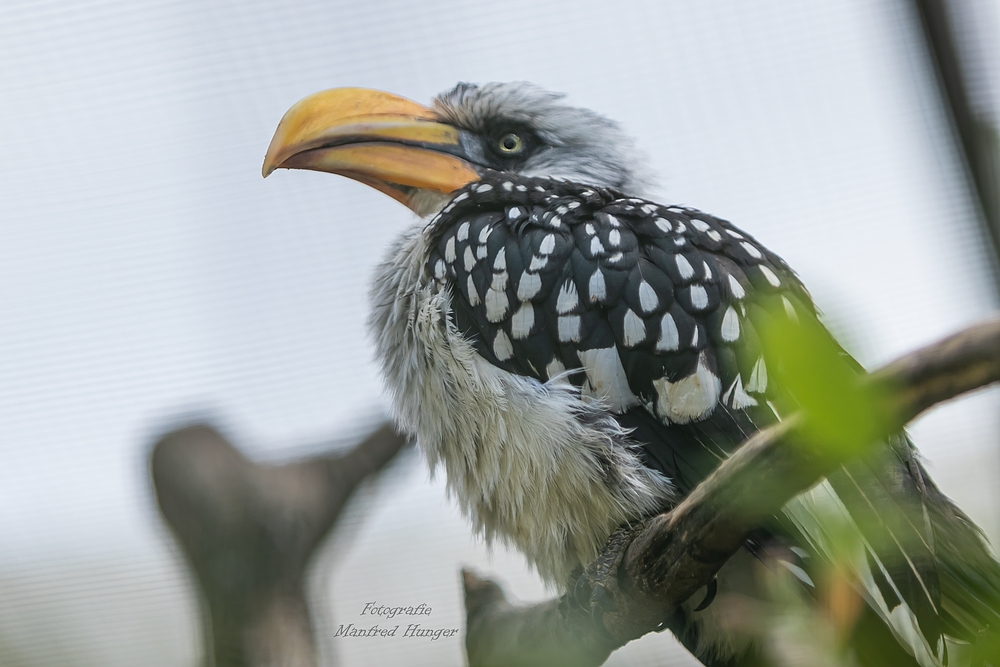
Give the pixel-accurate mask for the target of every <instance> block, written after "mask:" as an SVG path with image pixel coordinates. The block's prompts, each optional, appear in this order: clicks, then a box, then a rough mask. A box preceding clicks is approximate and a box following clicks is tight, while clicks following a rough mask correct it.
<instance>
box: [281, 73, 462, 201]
mask: <svg viewBox="0 0 1000 667" xmlns="http://www.w3.org/2000/svg"><path fill="white" fill-rule="evenodd" d="M279 168H284V169H312V170H314V171H325V172H329V173H331V174H340V175H341V176H347V177H348V178H353V179H354V180H357V181H360V182H362V183H365V184H366V185H370V186H372V187H374V188H376V189H378V190H380V191H381V192H384V193H385V194H387V195H389V196H391V197H393V198H394V199H396V200H398V201H400V202H402V203H403V204H406V205H407V206H409V207H410V208H411V209H413V210H415V211H417V212H418V213H421V211H420V210H419V208H420V206H421V204H420V201H421V200H420V198H419V197H418V194H419V193H420V191H427V190H429V191H431V192H433V193H436V194H438V195H447V194H449V193H451V192H454V191H455V190H457V189H459V188H461V187H462V186H464V185H466V184H467V183H471V182H472V181H476V180H478V179H479V171H478V170H477V168H476V166H475V165H474V164H473V163H472V162H470V161H469V160H468V159H467V158H466V157H465V152H464V150H463V148H462V141H461V135H460V132H459V130H458V129H456V128H455V127H453V126H451V125H447V124H445V123H442V122H440V121H439V119H438V118H437V115H436V114H435V113H434V112H433V111H432V110H431V109H428V108H427V107H424V106H422V105H420V104H417V103H416V102H412V101H410V100H408V99H406V98H403V97H398V96H396V95H392V94H390V93H384V92H382V91H378V90H368V89H365V88H334V89H332V90H325V91H323V92H320V93H315V94H313V95H310V96H308V97H306V98H304V99H302V100H300V101H299V102H296V103H295V105H294V106H293V107H292V108H291V109H289V110H288V111H287V112H286V113H285V115H284V117H283V118H282V119H281V122H280V123H278V128H277V129H276V130H275V132H274V137H273V138H272V139H271V145H270V146H268V148H267V154H266V155H265V157H264V166H263V168H262V169H261V172H262V174H263V175H264V177H265V178H266V177H267V176H268V175H270V174H271V172H273V171H274V170H275V169H279Z"/></svg>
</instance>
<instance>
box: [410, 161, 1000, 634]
mask: <svg viewBox="0 0 1000 667" xmlns="http://www.w3.org/2000/svg"><path fill="white" fill-rule="evenodd" d="M429 231H430V234H431V241H432V247H431V252H430V254H429V258H428V263H427V272H428V274H429V275H430V276H431V277H432V278H433V279H436V280H439V281H441V282H442V283H444V284H447V285H449V286H450V289H451V291H452V301H451V305H452V310H453V319H454V323H455V325H456V326H457V327H458V329H459V330H460V331H461V332H462V333H463V334H464V335H465V336H466V337H467V338H468V340H469V341H471V342H472V344H473V345H474V346H475V348H476V349H477V351H478V352H479V354H480V355H482V356H483V357H484V358H485V359H487V360H488V361H489V362H490V363H492V364H494V365H496V366H498V367H500V368H502V369H505V370H507V371H509V372H512V373H517V374H521V375H525V376H530V377H534V378H536V379H538V380H540V381H543V382H544V381H569V382H573V383H574V384H577V385H579V386H580V387H581V391H582V393H583V394H584V395H591V396H594V397H597V398H600V399H601V400H602V401H603V402H604V404H605V405H607V406H608V407H609V408H610V409H611V410H612V411H613V412H614V413H616V414H617V415H618V418H619V420H620V421H621V422H622V423H623V424H624V425H626V426H629V427H632V428H634V429H635V430H634V432H633V437H634V438H635V439H636V440H637V441H638V442H640V443H641V444H642V445H643V448H644V450H645V456H646V462H647V464H648V465H650V467H654V468H657V469H659V470H661V471H663V472H664V473H665V474H666V475H667V476H668V477H671V478H672V479H673V480H674V483H675V484H676V485H677V486H678V488H679V489H680V490H681V491H682V492H685V493H686V492H687V491H689V490H690V489H691V488H693V487H694V486H695V485H696V484H697V483H698V482H700V481H701V480H702V479H703V478H704V477H705V476H706V475H707V474H708V472H710V471H711V470H712V469H713V468H714V467H715V466H716V465H718V462H719V461H721V460H722V459H723V458H725V457H726V456H727V455H728V454H729V452H730V451H731V450H732V448H733V447H734V446H736V445H737V444H739V443H740V442H741V441H742V440H744V439H745V437H746V436H747V435H749V434H750V433H752V432H753V431H755V430H757V429H758V428H760V427H761V426H764V425H766V424H768V423H771V422H773V421H775V420H776V419H777V418H778V416H777V414H778V411H779V410H778V409H777V408H776V407H775V402H776V401H780V400H781V397H780V396H779V395H778V394H777V393H776V392H775V391H774V387H773V386H771V384H773V383H769V382H768V368H767V365H766V364H765V362H764V360H763V358H762V356H761V346H760V340H759V338H758V334H757V331H758V329H759V328H760V326H761V325H762V324H763V323H764V322H765V321H766V320H768V319H769V318H773V317H785V318H789V319H791V320H795V319H798V318H804V317H809V318H812V317H815V316H816V313H815V309H814V307H813V305H812V301H811V299H810V297H809V294H808V292H807V291H806V289H805V288H804V287H803V286H802V284H801V283H800V282H799V280H798V279H797V277H796V276H795V275H794V273H793V272H792V271H791V269H789V268H788V266H787V265H786V264H785V263H784V261H782V260H781V259H780V258H779V257H777V256H776V255H774V254H773V253H771V252H769V251H768V250H767V249H765V248H764V247H763V246H761V245H760V244H759V243H757V242H756V241H755V240H754V239H753V238H752V237H751V236H749V235H748V234H746V233H744V232H742V231H741V230H738V229H736V228H735V227H733V226H732V225H731V224H729V223H728V222H726V221H724V220H720V219H718V218H715V217H713V216H710V215H706V214H704V213H701V212H699V211H696V210H693V209H689V208H684V207H677V206H661V205H659V204H656V203H653V202H648V201H645V200H641V199H632V198H627V197H624V196H623V195H621V194H620V193H617V192H614V191H611V190H606V189H601V188H594V187H588V186H585V185H580V184H574V183H568V182H565V181H559V180H552V179H541V178H527V177H523V176H517V175H514V174H507V173H492V174H487V175H486V176H485V177H484V178H483V179H482V180H480V181H479V182H477V183H475V184H473V185H471V186H469V187H467V188H465V189H463V190H462V191H461V192H460V193H459V194H457V195H456V196H455V197H454V199H453V200H452V202H451V203H449V205H448V206H446V207H445V208H444V210H443V211H442V212H441V214H439V215H438V216H437V217H436V218H435V219H434V220H433V221H432V222H431V223H430V227H429ZM899 440H900V441H899V442H895V443H888V445H887V446H886V447H883V448H881V449H879V451H878V453H877V455H876V456H873V457H872V458H871V459H870V460H867V461H861V462H856V463H852V464H850V465H848V466H845V467H844V469H843V470H842V471H839V472H838V473H836V474H834V475H832V476H831V477H830V484H831V485H832V487H833V489H834V490H835V495H836V496H838V502H842V503H843V504H844V506H846V508H847V509H848V511H849V513H850V515H851V516H852V517H854V518H855V519H856V520H857V522H858V525H859V527H860V528H861V530H862V533H865V539H866V540H867V541H866V549H867V551H868V554H869V560H870V563H869V567H868V568H867V569H868V570H869V575H870V578H871V582H870V583H871V586H872V587H873V589H874V588H877V589H878V590H879V595H880V596H881V597H882V599H883V600H884V602H885V604H884V605H883V607H884V609H883V611H884V612H885V613H886V614H891V613H892V612H894V611H895V609H896V608H897V607H899V606H900V604H901V603H904V602H905V603H906V607H907V608H908V609H909V610H911V611H912V614H913V618H915V620H916V622H917V624H918V626H919V628H920V631H921V633H922V634H923V635H924V637H925V638H926V640H927V642H928V645H929V646H930V647H931V651H932V653H939V639H940V637H941V634H942V628H943V629H944V630H946V631H949V632H952V633H954V634H956V635H959V636H964V635H968V632H960V631H961V630H969V629H971V628H982V627H986V626H990V625H992V627H993V628H996V627H998V624H1000V617H998V616H997V612H996V606H995V601H998V600H1000V591H998V590H997V588H996V586H997V582H998V581H1000V569H997V567H996V562H995V561H994V560H993V559H992V558H991V557H990V556H989V555H988V552H987V551H986V550H985V548H984V547H983V544H982V541H981V539H980V537H979V535H978V534H977V533H976V531H975V529H974V528H973V527H970V526H971V524H970V523H968V521H967V520H966V519H965V518H964V516H962V515H960V513H958V514H956V512H957V510H955V509H954V507H953V506H952V505H950V503H948V504H947V505H946V506H945V505H942V504H941V503H942V499H944V497H943V496H941V494H940V493H937V492H936V489H934V488H933V485H929V484H928V482H927V481H926V475H925V474H924V473H923V471H922V469H921V468H920V466H919V463H917V462H916V459H915V455H914V453H913V451H912V448H911V446H910V445H909V442H908V441H906V440H905V438H904V437H902V436H901V437H900V439H899ZM944 502H946V499H944ZM942 513H943V514H942ZM944 514H947V515H948V516H944ZM802 516H803V514H802V513H801V512H800V513H799V515H798V518H799V520H801V519H802ZM794 528H795V530H798V531H808V527H806V526H802V525H799V526H795V527H794ZM946 534H947V536H948V538H949V539H951V540H952V542H953V543H955V542H956V540H957V542H958V543H961V544H962V545H963V547H962V548H963V549H966V550H972V551H973V552H975V554H976V555H975V557H974V558H973V561H975V567H977V568H979V569H977V570H976V571H975V572H973V573H971V574H967V575H964V574H962V573H961V572H955V571H958V570H961V569H962V566H963V565H964V564H966V561H965V560H964V559H963V557H962V556H961V554H959V553H957V550H956V549H955V548H951V547H949V549H950V551H949V550H948V549H942V548H941V547H940V546H936V545H935V539H936V538H940V537H943V536H945V535H946ZM885 535H887V536H888V537H887V538H885V539H883V537H882V536H885ZM814 543H815V541H814ZM942 554H944V556H942ZM949 557H950V558H951V560H950V561H949V560H948V558H949ZM941 572H945V574H946V575H947V577H948V579H947V582H946V583H948V584H949V585H950V586H951V590H950V593H949V590H946V593H949V594H951V595H952V596H953V598H952V599H956V598H958V599H964V601H965V602H966V603H969V604H972V602H976V604H978V605H979V606H976V604H972V608H973V609H976V610H977V611H974V612H972V618H966V617H963V615H962V614H961V613H959V612H958V611H956V610H955V609H953V608H949V600H948V599H947V598H945V599H944V600H942V592H941V591H942V585H941V582H940V581H939V576H940V573H941ZM866 576H868V575H866ZM963 577H964V579H963V581H964V584H963V583H956V582H959V580H960V579H962V578H963ZM966 580H967V581H966ZM952 584H954V585H952ZM945 588H946V589H948V587H947V586H946V587H945ZM970 591H971V592H970ZM963 596H964V597H963ZM990 604H993V607H992V608H990V606H989V605H990ZM951 606H952V607H954V605H951ZM963 608H965V607H964V606H963Z"/></svg>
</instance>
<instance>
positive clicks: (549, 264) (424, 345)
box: [262, 82, 1000, 667]
mask: <svg viewBox="0 0 1000 667" xmlns="http://www.w3.org/2000/svg"><path fill="white" fill-rule="evenodd" d="M645 165H646V159H645V156H644V155H643V154H642V152H641V151H640V150H639V148H638V146H637V145H636V143H635V141H634V140H633V139H632V138H630V137H629V136H628V135H627V133H626V132H625V131H624V130H623V129H622V127H621V126H620V125H619V124H618V123H616V122H614V121H612V120H610V119H608V118H606V117H605V116H603V115H601V114H599V113H597V112H595V111H591V110H589V109H585V108H580V107H577V106H573V105H572V104H570V103H569V102H568V101H567V99H566V97H565V96H564V95H562V94H558V93H553V92H550V91H548V90H545V89H543V88H541V87H538V86H536V85H534V84H531V83H527V82H505V83H488V84H470V83H460V84H458V85H457V86H455V87H454V88H453V89H451V90H449V91H447V92H445V93H442V94H441V95H439V96H437V97H436V98H434V100H433V102H432V104H431V105H430V106H425V105H422V104H419V103H417V102H414V101H411V100H409V99H406V98H404V97H401V96H398V95H394V94H392V93H387V92H383V91H377V90H371V89H364V88H334V89H330V90H326V91H322V92H319V93H315V94H313V95H310V96H307V97H306V98H304V99H302V100H301V101H299V102H297V103H296V104H295V105H293V106H292V107H291V108H290V109H289V110H288V111H287V112H286V113H285V115H284V116H283V118H282V119H281V120H280V122H279V124H278V126H277V129H276V130H275V133H274V136H273V138H272V140H271V143H270V145H269V146H268V148H267V152H266V155H265V159H264V165H263V169H262V172H263V175H264V176H265V177H267V176H268V175H269V174H271V173H272V172H273V171H275V170H276V169H278V168H285V169H306V170H314V171H322V172H327V173H332V174H336V175H341V176H346V177H348V178H351V179H354V180H356V181H359V182H361V183H364V184H366V185H369V186H371V187H373V188H375V189H377V190H379V191H380V192H382V193H385V194H387V195H389V196H390V197H392V198H394V199H396V200H397V201H399V202H401V203H402V204H404V205H406V206H407V207H408V208H409V209H411V210H412V211H413V212H414V213H415V214H416V217H415V218H414V219H413V221H412V222H411V224H410V225H408V226H407V227H406V228H405V229H404V230H403V231H402V232H401V233H400V234H399V235H398V237H397V238H396V239H395V241H394V242H393V243H392V245H391V247H390V248H389V250H388V252H387V253H386V255H385V256H384V258H383V260H382V261H381V263H380V264H379V265H378V267H377V269H376V271H375V276H374V280H373V283H372V288H371V308H372V310H371V315H370V318H369V329H370V332H371V336H372V339H373V341H374V346H375V350H376V355H377V357H378V360H379V365H380V368H381V373H382V376H383V379H384V382H385V386H386V388H387V393H388V394H389V396H390V400H391V404H392V406H393V412H394V416H395V419H396V421H397V423H398V424H399V426H400V428H401V429H402V430H404V431H405V432H407V433H409V434H412V435H415V436H416V438H417V441H418V442H419V444H420V447H421V449H422V450H423V452H424V454H425V456H426V458H427V460H428V462H429V464H430V466H431V467H432V468H436V467H438V466H440V467H443V468H444V471H445V474H446V477H447V485H448V488H449V490H450V492H451V493H452V494H453V495H454V497H455V498H456V499H457V501H458V504H459V505H460V507H461V509H462V511H463V512H464V514H465V515H466V516H467V517H468V519H469V520H470V521H471V523H472V524H473V526H474V528H475V530H476V531H477V532H478V533H479V534H481V535H482V536H483V537H484V538H485V539H486V540H487V541H490V542H493V541H499V542H502V543H505V544H508V545H511V546H513V547H514V548H516V549H517V550H519V551H520V552H521V553H522V554H524V556H525V557H526V559H527V560H528V562H529V563H530V564H531V565H532V566H533V567H534V568H535V570H536V571H537V572H538V573H539V575H540V576H541V577H542V579H544V580H545V581H546V582H548V583H550V584H552V585H553V586H555V587H556V588H557V589H559V590H568V589H569V588H571V587H572V586H573V583H574V581H575V580H576V579H577V578H578V577H579V576H580V573H581V571H582V570H583V569H585V568H586V567H587V566H588V564H590V563H591V562H593V561H594V559H595V558H596V557H597V556H598V554H599V553H601V550H602V548H604V545H605V544H606V542H607V540H608V538H609V536H611V535H612V534H613V533H614V532H615V531H616V530H619V529H621V527H622V526H628V525H632V524H634V523H635V522H637V521H641V520H643V519H644V518H648V517H650V516H653V515H656V514H658V513H660V512H663V511H665V510H669V509H670V508H671V507H673V506H675V505H676V504H677V503H678V502H679V501H680V500H681V499H682V498H684V497H685V496H686V495H687V494H689V493H690V492H691V491H692V490H693V489H694V488H695V487H696V486H697V485H698V484H699V483H700V482H701V481H703V480H704V479H705V478H706V477H707V476H708V475H709V474H710V473H711V471H712V470H713V469H714V468H715V467H716V466H718V465H719V463H720V462H722V461H723V460H725V458H726V457H727V456H729V454H731V453H732V451H734V449H735V447H737V446H738V445H739V444H740V443H741V442H743V441H744V440H746V438H747V437H749V436H750V435H752V434H753V433H755V432H756V431H758V430H760V429H761V428H764V427H766V426H768V425H771V424H774V423H776V422H778V421H780V420H781V419H782V417H783V416H784V415H786V414H787V412H788V409H789V408H788V405H787V399H785V398H783V394H782V391H781V387H780V386H776V384H777V380H776V379H775V378H776V375H775V372H774V371H775V369H774V368H773V367H769V364H773V362H772V361H771V360H769V359H765V356H764V354H763V353H762V342H761V330H762V327H764V326H765V323H766V321H767V320H768V319H769V318H770V319H774V318H785V319H787V320H789V321H792V322H796V321H800V320H802V321H806V320H812V319H817V318H818V317H819V315H818V312H817V310H816V307H815V305H814V304H813V301H812V298H811V296H810V294H809V292H808V291H807V289H806V288H805V286H804V285H803V284H802V282H801V281H800V279H799V278H798V276H797V275H796V274H795V272H794V271H793V270H792V269H791V268H790V267H789V266H788V265H787V264H786V263H785V262H784V261H783V260H782V259H781V258H780V257H779V256H778V255H776V254H775V253H773V252H771V251H770V250H768V249H767V248H766V247H765V246H764V245H762V244H761V243H760V242H759V241H758V240H757V239H756V238H754V237H753V236H752V235H750V234H749V233H747V232H746V231H744V230H743V229H740V228H738V227H736V226H734V225H733V224H731V223H730V222H728V221H727V220H724V219H722V218H719V217H716V216H713V215H709V214H707V213H705V212H702V211H699V210H697V209H694V208H690V207H687V206H681V205H664V204H660V203H657V202H656V201H653V200H651V199H650V198H649V195H648V193H649V190H650V188H651V183H652V177H651V174H650V172H649V170H648V168H647V167H646V166H645ZM817 321H818V320H817ZM843 354H844V355H845V357H847V353H846V352H844V353H843ZM847 358H848V359H849V357H847ZM851 361H852V363H856V362H853V360H851ZM858 368H859V369H860V366H858ZM817 494H819V495H823V497H824V498H826V501H827V502H828V504H832V505H833V506H835V507H837V508H844V509H846V510H847V516H849V517H850V519H849V520H850V522H851V525H853V526H854V529H855V530H856V532H857V533H858V535H859V539H860V540H861V542H860V543H861V544H863V545H864V548H863V551H862V553H861V555H860V556H859V557H858V558H857V559H856V561H857V562H856V563H854V567H855V569H856V571H855V574H854V579H853V581H855V582H856V585H857V587H858V591H859V592H858V595H859V596H860V597H861V598H863V600H864V605H863V606H864V611H863V612H861V613H860V616H859V620H858V621H857V623H858V625H857V627H858V628H859V630H858V631H857V632H855V635H856V637H855V639H856V640H857V641H856V646H855V647H854V651H855V653H854V656H855V659H856V660H857V662H858V664H862V665H876V664H879V665H881V664H895V665H908V664H912V665H921V666H922V667H927V666H929V665H943V664H947V661H948V651H949V647H953V646H961V645H962V644H963V643H965V644H974V643H976V642H977V641H981V640H982V639H983V637H985V636H987V635H989V636H995V634H996V633H997V631H998V628H1000V566H998V564H997V561H996V560H995V559H994V558H993V556H992V555H991V552H990V549H989V547H988V545H987V543H986V542H985V538H984V537H983V536H982V534H981V532H980V531H979V529H978V528H977V527H976V526H975V525H974V524H973V522H972V521H971V520H970V519H968V517H966V515H965V514H963V513H962V512H961V510H959V509H958V508H957V507H956V506H955V505H954V504H953V503H952V502H951V501H950V500H949V499H948V498H947V497H946V496H944V495H943V494H942V493H941V492H940V491H939V490H938V488H937V487H936V486H935V485H934V483H933V482H932V481H931V479H930V477H929V476H928V475H927V473H926V471H925V469H924V467H923V465H922V463H921V462H920V458H919V455H918V453H917V452H916V450H915V448H914V446H913V445H912V443H911V442H910V440H909V439H908V437H906V435H905V434H902V433H900V434H898V435H896V436H893V437H891V438H888V439H886V441H885V442H883V443H880V445H879V446H878V447H877V450H876V452H875V453H874V454H873V455H871V456H869V457H867V458H866V459H865V460H863V461H856V462H852V463H850V464H845V466H844V467H843V468H842V469H841V470H839V471H837V472H836V473H833V474H831V475H829V476H828V478H827V480H826V481H825V482H823V484H822V485H821V487H818V490H814V491H813V495H814V496H816V495H817ZM824 494H825V495H824ZM814 500H815V498H814ZM796 502H798V503H799V504H798V505H794V503H790V504H789V506H788V507H786V509H785V511H784V512H783V514H782V515H780V516H776V517H775V518H774V521H772V522H771V523H770V524H768V525H767V526H764V527H762V528H761V530H760V531H759V533H755V534H754V535H753V536H752V537H751V538H750V539H749V540H748V543H747V548H746V549H745V550H744V551H742V552H740V554H737V556H734V557H733V558H732V559H731V560H730V561H729V562H728V563H727V564H726V565H725V566H724V567H723V568H722V570H721V571H720V573H719V575H718V578H717V580H716V582H714V583H713V586H715V587H716V590H718V591H720V592H725V591H726V590H731V589H732V590H742V589H744V588H745V587H746V586H747V585H749V584H748V582H749V581H750V579H752V578H753V577H754V576H756V575H755V574H754V572H756V570H755V567H756V563H757V562H759V561H760V560H761V559H763V558H764V556H763V555H762V554H766V553H769V552H773V553H778V554H782V558H784V559H785V560H784V561H783V562H784V563H785V565H786V566H787V569H788V570H789V571H791V572H792V573H793V574H794V575H795V576H796V578H797V580H798V581H799V582H800V584H801V586H802V587H803V589H804V590H808V589H810V588H812V589H814V588H815V586H816V584H815V581H813V579H814V578H815V577H816V576H817V575H816V567H817V563H819V562H821V561H822V559H823V558H824V554H823V553H822V552H823V549H824V545H823V540H822V539H821V538H819V537H817V535H819V534H821V533H822V526H820V527H817V526H816V525H815V523H816V521H819V519H817V518H816V516H815V513H813V511H812V509H810V508H811V507H812V506H811V505H809V503H808V502H807V501H805V500H800V501H796ZM816 502H819V501H818V500H817V501H816ZM793 505H794V506H793ZM810 522H812V523H810ZM828 556H829V554H826V557H828ZM757 569H759V568H757ZM751 583H752V582H751ZM720 594H721V593H720ZM709 597H711V596H709V595H708V593H707V592H706V596H705V600H703V601H702V602H701V603H698V601H697V600H691V601H688V602H686V603H685V604H684V605H682V606H681V607H680V608H679V609H678V610H677V611H676V612H675V613H674V614H673V615H672V616H671V618H669V619H666V620H665V625H666V627H668V628H669V629H670V630H671V631H673V633H674V634H675V635H676V636H677V637H678V639H679V640H680V641H681V642H682V643H683V644H684V646H685V647H687V648H688V650H689V651H691V652H692V653H693V654H694V655H695V657H697V658H698V659H699V660H701V661H702V662H703V663H704V664H706V665H711V666H719V667H721V666H723V665H725V666H727V667H737V666H741V667H742V666H749V665H757V664H766V663H767V661H766V658H765V655H764V649H763V647H762V645H761V643H762V642H761V640H760V638H759V637H754V636H744V635H740V634H739V633H734V632H731V631H729V630H727V626H726V624H725V619H724V618H722V616H721V615H720V613H717V610H715V607H716V605H713V604H711V603H710V602H711V600H710V599H709ZM873 638H879V639H880V641H875V640H874V639H873ZM886 642H888V644H889V645H891V646H889V647H888V648H887V644H886Z"/></svg>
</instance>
